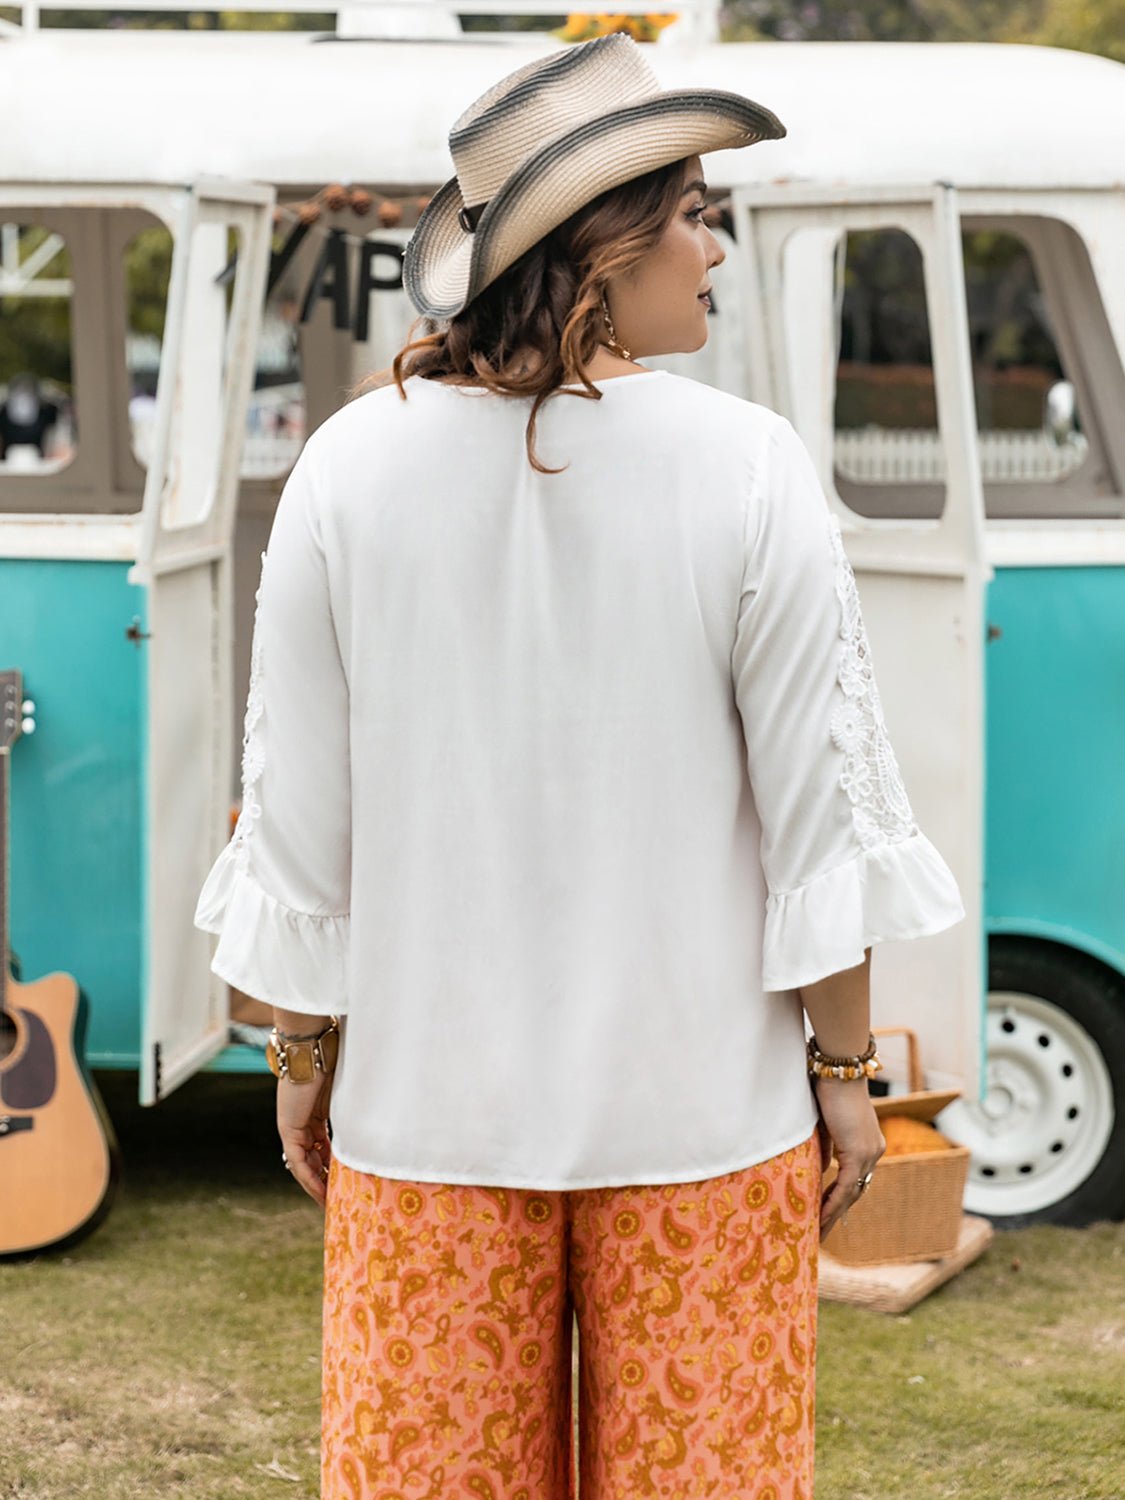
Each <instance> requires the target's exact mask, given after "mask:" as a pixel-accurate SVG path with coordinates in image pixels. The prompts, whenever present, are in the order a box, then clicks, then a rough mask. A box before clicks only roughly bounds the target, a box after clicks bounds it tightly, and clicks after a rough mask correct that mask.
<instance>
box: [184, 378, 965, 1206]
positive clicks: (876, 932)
mask: <svg viewBox="0 0 1125 1500" xmlns="http://www.w3.org/2000/svg"><path fill="white" fill-rule="evenodd" d="M597 385H598V388H599V390H600V391H601V400H598V401H594V400H589V399H583V398H581V397H579V396H574V395H570V394H559V395H556V396H553V397H552V398H551V399H550V400H549V401H548V402H547V404H546V406H545V407H544V408H543V409H542V410H541V412H540V415H539V423H538V427H539V431H538V440H537V451H538V453H539V455H540V458H541V460H542V461H543V462H544V463H546V464H548V465H550V466H551V467H557V466H558V465H560V464H563V463H565V464H566V465H567V467H566V468H565V469H564V470H563V472H562V473H559V474H540V473H538V472H536V471H534V470H533V469H532V468H531V466H530V464H529V463H528V460H527V457H526V453H525V446H524V428H525V425H526V421H527V416H528V412H529V410H530V405H531V401H530V398H509V397H501V396H495V395H493V394H491V393H490V392H488V391H485V390H482V389H480V388H474V387H462V388H457V387H452V386H445V385H440V384H436V383H434V382H432V381H426V380H422V379H420V378H418V377H414V378H411V379H410V380H409V381H408V382H407V391H408V399H406V400H404V399H403V398H402V397H401V396H400V395H399V393H398V390H397V389H396V388H395V387H394V386H387V387H384V388H382V389H380V390H376V391H372V392H370V393H369V394H367V395H365V396H362V397H360V398H359V399H357V400H355V401H353V402H351V403H350V404H349V405H347V406H345V407H344V408H343V409H342V410H340V411H338V412H337V413H336V414H335V415H334V416H332V417H331V418H330V419H329V420H328V421H327V422H325V423H324V424H323V426H321V427H320V428H319V429H318V430H317V431H316V432H315V433H314V434H313V436H312V437H311V438H310V439H309V441H308V442H307V444H306V445H305V447H304V450H303V451H302V453H301V456H300V458H299V459H298V461H297V464H296V466H295V467H294V469H293V472H292V474H291V475H290V477H289V480H288V482H287V484H286V486H285V489H284V492H283V494H282V497H281V500H280V502H279V504H278V509H277V515H276V518H275V521H274V525H273V530H272V533H271V535H270V539H269V545H268V550H267V552H266V554H265V555H264V557H263V572H262V583H261V587H260V589H259V593H258V613H257V617H256V624H255V631H254V645H253V665H252V677H251V687H250V695H249V701H248V704H247V711H246V735H245V752H244V757H243V807H242V814H241V816H240V818H239V820H238V825H237V827H236V829H235V832H234V835H233V837H232V839H231V841H230V843H229V844H228V845H227V847H226V848H225V849H224V850H223V852H222V854H221V855H220V857H219V859H218V860H217V862H216V863H215V865H214V867H213V869H212V871H211V873H210V875H209V876H208V879H207V882H206V885H205V886H204V888H203V892H202V894H201V896H200V899H199V907H198V911H197V913H196V923H197V925H198V926H200V927H202V928H204V929H205V930H207V931H208V932H212V933H217V934H218V935H219V942H218V947H217V950H216V952H215V957H214V964H213V968H214V971H215V973H216V974H219V975H221V976H222V978H224V979H226V980H228V981H229V982H230V983H231V984H233V985H236V986H237V987H238V988H239V989H241V990H243V991H245V992H246V993H247V994H250V995H253V996H256V997H257V998H259V999H261V1000H264V1001H268V1002H270V1003H272V1004H274V1005H277V1006H281V1007H284V1008H285V1009H288V1010H293V1011H301V1012H306V1013H309V1014H335V1015H338V1016H340V1017H341V1031H342V1039H341V1050H340V1060H339V1064H338V1067H337V1072H336V1076H335V1082H334V1087H333V1093H332V1110H331V1118H332V1128H333V1145H334V1150H335V1152H336V1154H337V1155H338V1156H339V1158H340V1160H341V1161H342V1162H344V1163H346V1164H347V1165H348V1166H351V1167H354V1168H358V1169H360V1170H362V1171H366V1172H376V1173H379V1174H382V1175H385V1176H388V1177H396V1178H406V1179H413V1180H419V1181H425V1182H448V1183H478V1184H488V1185H494V1186H510V1187H534V1188H541V1189H561V1188H585V1187H598V1186H607V1187H608V1186H618V1185H622V1184H625V1183H665V1182H692V1181H697V1180H699V1179H701V1178H706V1177H712V1176H717V1175H719V1174H721V1173H725V1172H730V1171H734V1170H736V1169H737V1168H740V1167H743V1166H747V1165H750V1164H752V1163H754V1162H758V1161H762V1160H765V1159H766V1158H767V1157H770V1156H772V1155H774V1154H775V1153H776V1152H779V1151H782V1150H785V1149H786V1148H788V1147H790V1146H793V1145H796V1144H798V1143H799V1142H801V1141H802V1140H804V1139H805V1138H806V1137H807V1136H808V1135H809V1133H810V1131H811V1130H812V1129H813V1126H814V1124H815V1119H816V1112H815V1107H814V1103H813V1099H812V1096H811V1092H810V1090H809V1088H808V1085H807V1080H806V1074H805V1056H804V1024H803V1012H802V1008H801V1004H800V998H799V995H798V993H797V989H796V987H797V986H799V985H803V984H807V983H810V982H812V981H813V980H816V979H820V978H823V977H824V976H825V975H828V974H832V973H835V972H837V971H839V970H841V969H846V968H850V967H852V966H853V965H855V964H858V963H860V962H861V961H862V958H863V952H864V949H865V948H866V947H869V946H870V945H872V944H874V943H878V942H880V941H882V940H883V939H887V938H909V937H915V936H920V935H922V934H926V933H933V932H937V931H939V930H941V929H943V928H946V927H948V926H950V925H952V924H953V923H954V922H956V921H958V920H959V919H960V918H961V917H962V916H963V915H964V911H963V908H962V905H961V900H960V896H959V893H958V890H957V886H956V883H955V881H954V879H953V876H952V874H951V873H950V870H949V869H948V867H947V865H946V864H945V862H944V861H943V859H942V857H941V855H940V854H939V853H938V851H937V850H936V849H935V848H934V846H933V844H931V843H930V841H929V840H928V839H927V838H926V836H925V834H923V833H922V832H921V830H920V829H919V828H918V827H917V825H916V823H915V821H914V818H913V815H912V812H911V808H910V803H909V801H908V799H907V794H906V791H905V789H904V787H903V783H902V779H901V776H900V774H899V770H898V767H897V765H896V762H895V757H894V753H893V751H892V749H891V746H890V743H889V742H888V739H887V734H886V730H885V726H884V721H883V715H882V710H881V708H880V704H879V697H878V693H877V689H876V684H875V680H874V677H873V676H872V670H871V659H870V654H869V651H868V647H867V642H866V638H865V634H864V628H863V621H862V618H861V615H860V612H859V605H858V598H857V594H856V588H855V580H854V577H853V574H852V570H851V568H850V566H849V564H848V560H847V557H846V556H845V553H844V550H843V546H842V543H841V540H840V533H839V527H838V524H837V523H836V521H835V520H834V519H832V517H831V514H830V512H829V509H828V506H827V502H826V500H825V497H824V493H823V490H822V489H821V486H820V483H819V481H818V479H817V476H816V472H815V470H814V468H813V465H812V462H811V460H810V458H809V455H808V452H807V450H806V449H805V447H804V445H803V444H802V442H801V440H800V439H799V437H798V436H797V434H796V432H795V431H794V429H793V427H792V426H791V425H790V424H789V422H788V421H786V420H785V419H784V418H783V417H780V416H778V415H777V414H776V413H775V412H773V411H770V410H769V409H768V408H766V407H763V406H759V405H757V404H755V403H753V402H748V401H744V400H741V399H739V398H738V397H735V396H732V395H729V394H727V393H725V392H722V391H719V390H716V389H714V388H712V387H710V386H707V385H703V384H701V383H699V382H697V381H694V380H689V379H685V378H684V377H682V376H678V375H673V374H670V373H668V372H666V371H663V370H648V371H645V372H644V373H640V374H633V375H626V376H619V377H616V378H611V379H608V380H602V381H599V382H597Z"/></svg>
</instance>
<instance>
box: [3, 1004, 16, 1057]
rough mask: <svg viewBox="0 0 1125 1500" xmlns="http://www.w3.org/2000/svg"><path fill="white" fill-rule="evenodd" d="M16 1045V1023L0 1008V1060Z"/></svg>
mask: <svg viewBox="0 0 1125 1500" xmlns="http://www.w3.org/2000/svg"><path fill="white" fill-rule="evenodd" d="M15 1045H16V1023H15V1022H14V1021H13V1020H12V1018H11V1016H10V1015H9V1014H8V1012H7V1011H6V1010H0V1062H3V1061H4V1059H5V1058H6V1057H7V1056H8V1054H9V1053H10V1052H11V1051H12V1050H13V1049H14V1047H15Z"/></svg>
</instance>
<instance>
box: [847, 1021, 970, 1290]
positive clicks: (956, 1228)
mask: <svg viewBox="0 0 1125 1500" xmlns="http://www.w3.org/2000/svg"><path fill="white" fill-rule="evenodd" d="M891 1034H893V1035H900V1034H901V1035H904V1036H905V1037H906V1041H907V1057H908V1065H909V1073H910V1078H909V1082H910V1092H909V1093H908V1094H897V1095H888V1096H887V1097H886V1098H884V1099H880V1100H878V1101H877V1102H876V1107H877V1112H878V1113H879V1114H880V1115H887V1114H910V1115H912V1116H913V1117H914V1118H915V1119H928V1120H932V1119H933V1116H934V1115H935V1114H936V1113H937V1112H938V1110H940V1109H942V1108H944V1107H945V1105H946V1104H948V1103H949V1102H950V1101H951V1099H952V1098H954V1097H956V1095H955V1094H952V1093H950V1092H949V1091H943V1092H940V1093H939V1092H938V1091H927V1090H925V1089H924V1088H923V1077H922V1068H921V1063H920V1062H919V1058H918V1040H917V1038H916V1037H915V1035H914V1033H913V1032H912V1031H909V1030H907V1029H906V1028H904V1027H893V1028H892V1027H887V1028H884V1029H883V1030H881V1031H877V1032H876V1033H875V1035H876V1036H887V1035H891ZM943 1139H944V1137H943ZM969 1154H970V1153H969V1150H968V1148H967V1147H965V1146H955V1145H953V1144H952V1143H951V1144H950V1145H949V1147H948V1148H947V1149H946V1150H944V1151H927V1152H920V1153H918V1154H917V1155H910V1156H890V1157H887V1156H885V1157H884V1158H883V1160H882V1161H881V1162H880V1163H879V1165H878V1167H876V1169H875V1176H874V1177H873V1178H872V1181H871V1186H870V1187H869V1188H868V1190H867V1192H866V1193H865V1194H864V1195H863V1197H862V1198H860V1199H859V1201H858V1202H857V1203H855V1204H854V1205H853V1206H852V1207H851V1208H850V1209H848V1211H847V1214H846V1215H845V1216H844V1219H846V1221H847V1222H846V1223H845V1222H844V1219H838V1220H837V1221H836V1224H835V1226H834V1227H833V1229H832V1232H831V1233H830V1234H829V1235H827V1236H826V1238H825V1240H824V1248H825V1250H826V1251H827V1252H828V1253H829V1254H830V1255H831V1256H833V1257H834V1258H835V1259H836V1260H838V1261H839V1262H841V1264H843V1265H846V1266H870V1265H877V1264H879V1263H881V1262H884V1261H916V1260H940V1259H941V1258H942V1257H943V1256H946V1255H951V1254H952V1253H953V1251H954V1250H955V1248H956V1246H957V1236H958V1234H959V1232H960V1229H961V1201H962V1199H963V1197H964V1195H965V1181H966V1179H967V1177H968V1175H969ZM835 1175H836V1167H835V1163H833V1165H832V1167H831V1169H830V1171H829V1173H827V1174H826V1175H825V1180H824V1182H825V1187H826V1188H827V1187H828V1185H829V1183H830V1182H831V1181H833V1180H834V1178H835Z"/></svg>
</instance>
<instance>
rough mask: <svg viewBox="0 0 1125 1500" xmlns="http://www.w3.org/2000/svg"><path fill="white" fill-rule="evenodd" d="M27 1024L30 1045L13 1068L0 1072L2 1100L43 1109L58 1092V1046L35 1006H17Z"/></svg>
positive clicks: (16, 1106) (11, 1105) (19, 1106)
mask: <svg viewBox="0 0 1125 1500" xmlns="http://www.w3.org/2000/svg"><path fill="white" fill-rule="evenodd" d="M15 1010H16V1014H17V1015H18V1016H19V1018H20V1020H21V1021H22V1022H23V1024H24V1026H26V1027H27V1046H26V1047H25V1048H24V1051H23V1055H22V1056H21V1057H19V1058H18V1059H17V1060H16V1061H15V1062H14V1063H13V1064H12V1066H11V1067H10V1068H8V1069H6V1070H5V1071H4V1072H3V1073H0V1102H2V1103H3V1105H4V1107H5V1108H6V1109H41V1108H42V1107H43V1105H44V1104H47V1103H49V1102H50V1099H51V1096H52V1094H53V1093H54V1092H55V1082H56V1076H57V1073H56V1068H55V1048H54V1044H53V1043H52V1041H51V1033H50V1032H49V1031H48V1030H47V1026H46V1023H45V1022H44V1021H43V1020H42V1018H41V1017H39V1016H37V1015H36V1014H35V1012H34V1011H32V1010H24V1008H23V1006H22V1005H21V1006H18V1007H16V1008H15Z"/></svg>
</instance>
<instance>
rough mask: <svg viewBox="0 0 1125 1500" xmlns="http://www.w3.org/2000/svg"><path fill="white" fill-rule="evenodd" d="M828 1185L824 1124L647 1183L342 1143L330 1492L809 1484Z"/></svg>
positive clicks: (773, 1499) (328, 1323)
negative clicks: (460, 1165) (420, 1162)
mask: <svg viewBox="0 0 1125 1500" xmlns="http://www.w3.org/2000/svg"><path fill="white" fill-rule="evenodd" d="M819 1203H820V1158H819V1151H818V1148H817V1141H816V1136H815V1134H814V1135H813V1136H812V1137H811V1138H810V1139H809V1140H808V1141H806V1142H805V1143H804V1144H803V1145H801V1146H796V1147H794V1148H793V1149H792V1150H790V1151H785V1152H782V1153H781V1154H780V1155H778V1156H775V1157H772V1158H771V1159H770V1160H769V1161H766V1162H761V1163H759V1164H757V1165H756V1166H752V1167H746V1168H743V1169H741V1170H740V1171H736V1172H728V1173H726V1174H725V1175H724V1176H721V1177H711V1178H707V1179H706V1180H704V1181H702V1182H691V1183H674V1184H663V1185H660V1186H655V1187H647V1186H628V1187H617V1188H612V1187H611V1188H584V1189H569V1190H567V1191H542V1190H539V1189H530V1188H498V1187H477V1186H473V1187H467V1186H460V1185H446V1184H438V1183H429V1182H405V1181H402V1180H400V1179H397V1178H390V1177H380V1176H374V1175H371V1174H368V1173H364V1172H357V1171H355V1170H353V1169H352V1168H351V1167H347V1166H344V1165H343V1164H342V1163H340V1162H338V1161H335V1160H333V1162H332V1164H331V1169H330V1173H329V1182H328V1202H327V1208H326V1214H325V1246H324V1273H325V1285H324V1325H323V1336H324V1346H323V1361H322V1372H323V1375H322V1381H323V1383H322V1436H321V1497H322V1500H572V1497H573V1496H574V1495H575V1494H576V1493H577V1494H580V1496H581V1500H641V1497H644V1496H653V1497H660V1500H696V1497H700V1500H701V1497H703V1496H708V1497H713V1500H812V1493H813V1405H814V1383H815V1352H816V1271H817V1249H818V1241H819V1235H818V1216H819ZM575 1315H577V1323H578V1352H579V1375H578V1389H579V1398H578V1426H579V1434H578V1443H577V1457H576V1455H575V1448H574V1440H573V1419H572V1412H571V1359H572V1355H571V1330H572V1326H573V1321H574V1318H575Z"/></svg>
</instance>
